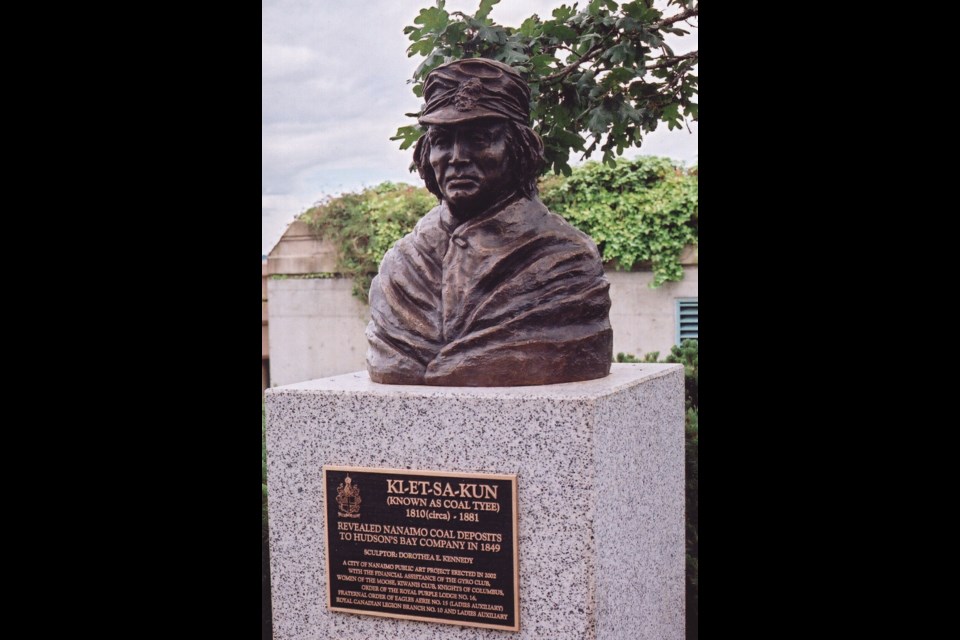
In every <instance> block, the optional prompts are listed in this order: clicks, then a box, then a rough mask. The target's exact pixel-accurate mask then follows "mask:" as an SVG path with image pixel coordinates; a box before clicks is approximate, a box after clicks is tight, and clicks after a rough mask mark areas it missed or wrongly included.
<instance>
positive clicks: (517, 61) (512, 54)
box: [496, 43, 530, 67]
mask: <svg viewBox="0 0 960 640" xmlns="http://www.w3.org/2000/svg"><path fill="white" fill-rule="evenodd" d="M496 59H497V60H499V61H500V62H504V63H506V64H508V65H510V66H511V67H516V66H519V65H521V64H524V63H525V62H527V61H528V60H530V57H529V56H528V55H527V54H526V53H524V52H523V49H522V48H521V47H519V46H518V45H516V44H511V43H508V44H507V46H506V47H504V49H503V52H502V53H501V54H500V55H498V56H497V58H496Z"/></svg>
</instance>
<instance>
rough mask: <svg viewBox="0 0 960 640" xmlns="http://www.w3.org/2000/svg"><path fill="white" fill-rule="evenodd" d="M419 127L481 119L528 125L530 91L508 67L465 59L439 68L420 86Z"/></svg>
mask: <svg viewBox="0 0 960 640" xmlns="http://www.w3.org/2000/svg"><path fill="white" fill-rule="evenodd" d="M423 97H424V99H425V100H426V103H427V105H426V107H425V108H424V110H423V114H422V115H421V116H420V124H424V125H430V124H459V123H461V122H468V121H470V120H477V119H480V118H500V119H503V120H513V121H514V122H517V123H519V124H524V125H527V124H529V122H530V88H529V87H528V86H527V83H526V82H525V81H524V80H523V78H522V77H520V74H519V73H517V72H516V71H514V70H513V69H512V68H511V67H509V66H508V65H505V64H503V63H502V62H497V61H496V60H488V59H486V58H468V59H466V60H455V61H453V62H448V63H446V64H443V65H440V66H439V67H437V68H436V69H434V70H433V71H431V72H430V74H429V75H428V76H427V80H426V82H425V83H424V85H423Z"/></svg>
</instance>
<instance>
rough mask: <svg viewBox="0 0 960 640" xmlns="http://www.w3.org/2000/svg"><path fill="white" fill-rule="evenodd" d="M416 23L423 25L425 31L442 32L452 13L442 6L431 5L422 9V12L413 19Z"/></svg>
mask: <svg viewBox="0 0 960 640" xmlns="http://www.w3.org/2000/svg"><path fill="white" fill-rule="evenodd" d="M413 22H414V24H419V25H423V30H424V31H432V32H434V33H440V32H441V31H443V30H444V28H446V26H447V24H448V23H449V22H450V14H449V13H447V12H446V11H444V10H443V9H441V8H440V7H430V8H429V9H422V10H421V11H420V14H419V15H418V16H417V17H416V18H414V19H413Z"/></svg>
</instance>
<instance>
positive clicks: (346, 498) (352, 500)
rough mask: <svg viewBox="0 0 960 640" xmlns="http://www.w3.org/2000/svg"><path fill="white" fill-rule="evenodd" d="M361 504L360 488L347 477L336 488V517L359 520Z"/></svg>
mask: <svg viewBox="0 0 960 640" xmlns="http://www.w3.org/2000/svg"><path fill="white" fill-rule="evenodd" d="M361 502H362V500H361V499H360V487H358V486H357V485H355V484H353V480H351V479H350V476H347V477H346V479H345V480H344V481H343V482H341V483H340V486H339V487H337V506H338V507H339V509H338V510H337V515H338V516H340V517H341V518H359V517H360V503H361Z"/></svg>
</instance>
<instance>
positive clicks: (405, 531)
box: [323, 466, 520, 631]
mask: <svg viewBox="0 0 960 640" xmlns="http://www.w3.org/2000/svg"><path fill="white" fill-rule="evenodd" d="M323 474H324V487H325V497H324V503H325V504H324V507H325V509H324V510H325V518H326V541H327V545H326V547H327V548H326V558H327V606H328V607H329V609H330V610H331V611H342V612H346V613H361V614H367V615H374V616H386V617H391V618H406V619H413V620H422V621H426V622H442V623H447V624H458V625H467V626H475V627H487V628H493V629H503V630H508V631H519V629H520V620H519V615H518V612H519V610H520V607H519V589H518V586H519V585H518V582H519V571H518V569H519V565H518V549H517V477H516V476H515V475H501V474H482V473H471V474H466V473H446V472H442V471H410V470H396V469H370V468H363V467H339V466H324V467H323Z"/></svg>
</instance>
